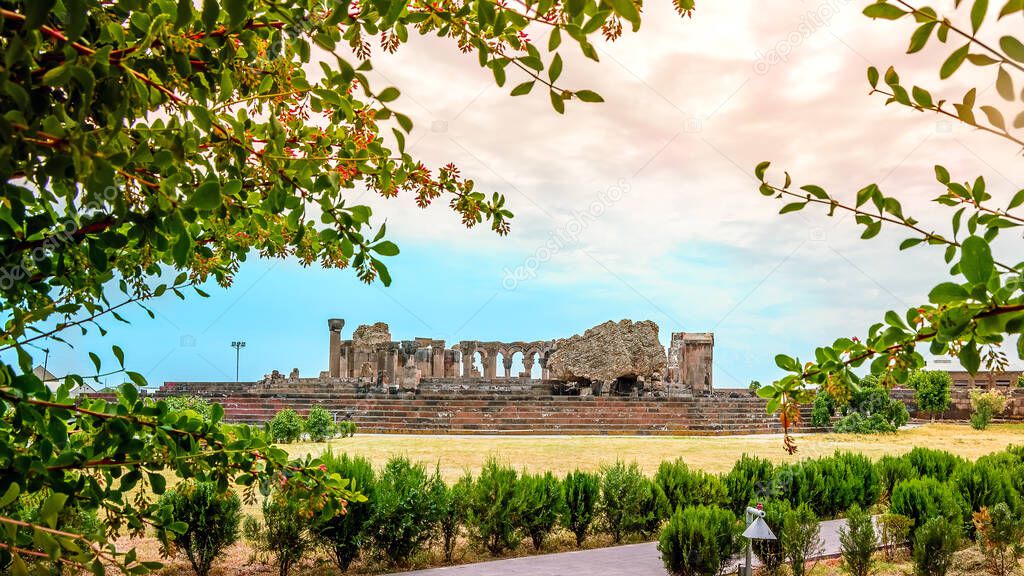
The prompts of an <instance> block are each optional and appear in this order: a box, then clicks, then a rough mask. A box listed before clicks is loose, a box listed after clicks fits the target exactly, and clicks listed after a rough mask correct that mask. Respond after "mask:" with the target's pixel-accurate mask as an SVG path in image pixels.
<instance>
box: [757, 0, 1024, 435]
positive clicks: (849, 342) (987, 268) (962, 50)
mask: <svg viewBox="0 0 1024 576" xmlns="http://www.w3.org/2000/svg"><path fill="white" fill-rule="evenodd" d="M1021 12H1024V4H1021V2H1020V1H1019V0H1006V1H1003V2H999V3H998V4H996V3H993V5H992V6H991V7H990V5H989V2H988V0H973V1H971V2H962V1H958V2H955V3H954V8H952V9H951V10H950V11H949V13H940V12H939V11H938V10H936V9H935V8H932V7H930V6H924V5H922V3H920V2H916V1H914V0H877V1H876V2H874V3H872V4H869V5H868V6H867V7H866V8H865V9H864V14H865V15H866V16H867V17H869V18H873V19H882V20H902V21H906V22H910V21H912V22H913V26H914V31H913V33H912V35H911V37H910V41H909V48H908V52H909V53H917V52H919V51H920V50H922V49H923V48H924V47H925V45H926V44H928V43H929V42H938V43H940V44H945V45H946V46H948V51H949V55H948V57H947V58H946V59H945V60H944V61H943V62H942V63H941V65H940V66H939V71H938V72H939V73H938V75H939V78H940V79H941V80H947V79H948V78H950V77H951V76H952V75H953V74H954V73H956V72H957V71H958V70H959V69H960V68H962V67H964V66H967V65H970V66H975V67H980V68H983V69H985V70H988V71H989V74H990V75H991V78H992V79H993V80H994V82H995V86H996V90H995V93H991V94H985V93H984V92H985V91H984V90H981V89H979V88H970V89H969V90H967V92H966V93H965V94H963V95H962V97H961V96H956V97H952V96H945V95H940V94H937V93H936V94H934V95H933V93H932V91H930V90H929V89H927V88H925V87H922V86H909V85H907V84H906V83H904V81H903V80H902V79H901V78H900V76H899V74H898V73H897V71H896V69H895V68H894V67H889V68H888V69H887V70H885V71H884V72H880V71H879V70H878V69H876V68H875V67H871V68H869V69H868V72H867V79H868V83H869V85H870V89H871V93H872V94H876V95H880V96H883V97H884V98H885V103H886V104H898V105H901V106H905V107H908V108H911V109H914V110H917V111H920V112H928V113H929V114H931V115H937V116H940V117H945V118H948V119H950V120H952V121H956V122H961V123H963V124H966V125H967V126H970V127H972V128H975V129H978V130H980V131H982V132H985V133H987V134H989V135H991V136H993V137H995V138H999V139H1001V140H1004V141H1006V142H1008V143H1009V144H1010V146H1011V147H1012V149H1011V150H1019V149H1020V147H1021V146H1024V136H1022V135H1021V133H1020V129H1022V128H1024V106H1022V105H1021V103H1022V102H1024V92H1022V91H1021V87H1022V85H1024V42H1022V39H1024V35H1021V32H1020V27H1019V26H1018V27H1016V28H1006V27H996V28H994V29H995V30H999V32H996V33H995V34H994V35H993V34H992V33H991V32H990V30H992V29H993V27H994V23H995V22H996V21H1000V20H1004V19H1005V20H1006V21H1011V19H1013V18H1017V19H1018V20H1019V18H1020V16H1021V14H1020V13H1021ZM986 24H988V26H987V27H986ZM1007 32H1009V33H1007ZM987 86H988V83H985V85H984V86H981V87H980V88H986V87H987ZM981 100H986V101H988V102H986V103H984V104H983V103H981V102H980V101H981ZM769 167H770V163H769V162H762V163H761V164H759V165H758V166H757V167H756V168H755V170H754V173H755V176H756V178H757V179H758V180H759V181H760V183H761V184H760V191H761V193H762V194H764V195H765V196H770V197H773V198H778V199H781V200H786V201H787V202H788V203H786V204H785V205H784V206H783V207H782V208H781V210H780V212H781V213H783V214H785V213H790V212H795V211H798V210H801V209H803V208H805V207H807V206H809V205H815V206H822V207H824V208H826V209H827V211H828V215H829V216H834V215H836V214H852V215H853V216H854V220H855V221H856V223H857V224H858V225H860V226H862V227H863V233H862V235H861V238H864V239H869V238H873V237H875V236H877V235H878V234H879V232H880V231H881V230H882V228H883V226H890V227H897V228H902V229H903V230H904V231H906V232H908V233H909V234H910V236H909V237H908V238H907V239H906V240H904V241H903V243H902V244H901V245H900V249H902V250H905V249H910V248H913V247H915V246H934V247H939V248H942V249H943V258H944V261H945V262H946V263H947V264H948V265H949V266H950V274H951V278H950V279H949V280H948V281H946V282H942V283H940V284H938V285H936V286H935V287H934V288H932V290H931V291H930V292H929V295H928V302H927V303H922V304H920V305H918V306H914V307H912V308H909V309H908V310H906V311H904V312H902V313H901V312H899V311H896V310H890V311H888V312H886V313H885V315H884V318H883V320H882V321H881V322H878V323H876V324H874V325H872V326H871V327H870V328H869V329H868V330H867V335H866V336H864V337H863V338H858V337H841V338H838V339H836V340H835V341H834V342H833V343H832V344H830V345H826V346H821V347H819V348H817V349H816V350H815V352H814V358H813V359H812V360H810V361H801V360H799V359H797V358H794V357H791V356H787V355H785V354H780V355H778V356H776V359H775V360H776V364H777V365H778V366H779V368H781V369H782V370H783V371H785V372H786V373H787V374H786V375H785V376H784V377H783V378H781V379H780V380H778V381H776V382H774V383H773V384H771V385H768V386H764V387H762V388H761V389H760V390H759V391H758V394H760V395H761V396H762V397H764V398H767V399H768V408H769V411H770V412H776V411H778V412H779V417H780V420H781V421H782V424H783V426H784V427H785V428H786V430H787V432H788V430H789V429H790V428H791V427H792V425H793V424H794V423H796V422H797V421H798V420H799V417H800V412H799V406H800V404H802V403H806V402H809V401H810V400H811V392H810V390H811V389H812V387H813V386H817V387H820V388H823V389H825V390H827V391H828V392H829V393H830V394H832V395H833V396H834V397H836V398H842V397H845V396H846V395H848V394H850V393H851V392H854V391H856V390H857V388H858V386H859V382H860V377H859V376H858V375H857V374H856V373H855V369H857V368H859V367H862V366H864V365H869V366H870V371H871V373H872V374H877V375H879V376H880V378H881V380H882V383H883V384H884V385H885V386H887V387H891V386H893V385H895V384H902V383H905V382H906V381H907V379H908V377H909V375H910V373H911V372H912V371H913V370H916V369H920V368H922V367H923V366H924V365H925V360H924V357H923V356H922V354H921V352H920V351H919V350H918V348H919V347H920V346H923V345H927V346H928V350H929V352H930V353H932V354H934V355H940V356H941V355H949V356H954V357H956V358H958V359H959V361H960V363H961V364H962V365H963V366H964V367H965V368H966V369H967V370H968V371H969V372H971V373H977V372H978V371H979V370H980V369H981V368H982V367H983V366H984V367H986V368H989V369H994V370H1001V369H1004V368H1005V367H1006V366H1007V365H1008V354H1007V352H1006V351H1005V349H1004V345H1005V344H1006V343H1007V342H1008V341H1009V342H1012V339H1013V338H1014V337H1016V336H1017V335H1019V334H1020V333H1021V332H1022V330H1024V280H1022V275H1021V271H1022V270H1024V263H1019V262H1013V261H1007V260H1005V259H997V258H996V257H995V256H994V254H995V253H999V250H998V249H996V250H994V249H993V247H994V245H995V242H996V241H997V240H998V239H1000V234H1001V232H1003V231H1007V230H1008V231H1014V229H1016V228H1019V227H1020V226H1021V225H1024V215H1022V214H1021V212H1020V207H1021V205H1022V204H1024V190H1020V191H1019V192H1016V193H1015V194H1013V196H1012V197H1011V198H1010V199H1009V201H1008V202H1006V203H1005V204H997V203H995V202H994V201H993V195H992V193H991V192H990V191H989V189H988V187H987V182H986V179H985V177H984V176H977V177H970V176H968V175H954V174H951V173H950V172H949V170H947V169H946V168H945V167H943V166H942V165H940V164H937V165H936V166H935V180H936V181H937V183H938V184H937V187H936V188H937V193H938V195H937V196H936V197H935V202H936V203H938V204H939V205H941V206H943V207H946V208H948V209H949V210H950V211H951V213H952V214H951V216H950V222H951V228H950V231H949V232H941V231H936V230H935V229H934V228H933V226H932V225H930V224H927V223H924V222H921V221H919V220H918V219H916V218H914V217H913V216H911V215H909V214H907V213H905V212H904V209H903V206H902V204H901V203H900V201H899V199H898V198H896V197H895V196H888V195H886V194H885V193H884V192H883V191H882V188H881V187H880V186H879V185H878V184H874V183H872V184H868V185H866V186H864V187H862V188H861V189H859V190H858V191H857V192H856V195H855V199H854V200H853V201H845V200H844V199H842V198H840V197H839V196H837V195H834V194H831V193H829V192H828V191H826V190H825V188H823V187H822V186H819V185H816V184H805V185H802V186H797V185H795V184H794V182H793V178H792V177H791V176H790V175H789V173H785V174H784V175H783V176H782V177H781V178H770V177H769V175H768V169H769ZM996 248H998V247H996ZM1011 254H1012V251H1011ZM1016 347H1017V349H1016V350H1015V351H1014V352H1013V353H1015V354H1016V355H1017V356H1018V357H1020V358H1022V359H1024V339H1021V338H1018V339H1017V344H1016ZM785 447H786V448H787V450H789V451H790V452H792V451H795V450H796V445H795V443H794V441H793V440H792V438H791V437H790V436H789V435H788V434H787V435H786V438H785Z"/></svg>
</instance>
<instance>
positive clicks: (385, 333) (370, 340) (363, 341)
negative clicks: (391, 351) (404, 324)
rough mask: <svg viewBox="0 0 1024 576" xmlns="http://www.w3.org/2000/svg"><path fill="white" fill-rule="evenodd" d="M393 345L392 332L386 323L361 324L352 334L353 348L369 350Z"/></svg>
mask: <svg viewBox="0 0 1024 576" xmlns="http://www.w3.org/2000/svg"><path fill="white" fill-rule="evenodd" d="M390 343H391V330H389V329H388V325H387V324H386V323H384V322H377V323H375V324H360V325H359V327H358V328H356V331H355V332H353V333H352V345H353V346H365V347H367V348H379V347H381V346H387V345H388V344H390Z"/></svg>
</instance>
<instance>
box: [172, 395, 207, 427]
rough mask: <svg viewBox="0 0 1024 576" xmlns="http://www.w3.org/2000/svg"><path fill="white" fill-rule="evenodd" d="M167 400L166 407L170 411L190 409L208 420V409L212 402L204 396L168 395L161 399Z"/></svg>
mask: <svg viewBox="0 0 1024 576" xmlns="http://www.w3.org/2000/svg"><path fill="white" fill-rule="evenodd" d="M163 400H164V402H167V407H168V408H170V410H171V412H182V411H185V410H191V411H192V412H195V413H196V414H197V415H198V416H199V417H200V418H202V419H203V420H206V421H209V420H210V409H211V408H212V407H213V404H212V403H210V401H209V400H207V399H205V398H200V397H199V396H192V395H186V396H168V397H167V398H164V399H163Z"/></svg>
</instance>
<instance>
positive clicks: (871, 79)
mask: <svg viewBox="0 0 1024 576" xmlns="http://www.w3.org/2000/svg"><path fill="white" fill-rule="evenodd" d="M868 84H871V87H872V88H874V87H876V86H878V68H875V67H874V66H869V67H868Z"/></svg>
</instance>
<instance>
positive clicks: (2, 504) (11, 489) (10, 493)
mask: <svg viewBox="0 0 1024 576" xmlns="http://www.w3.org/2000/svg"><path fill="white" fill-rule="evenodd" d="M20 493H21V487H20V486H18V483H17V482H12V483H11V485H10V486H8V487H7V490H6V491H5V492H4V495H3V496H0V509H2V508H6V507H8V506H10V505H11V503H13V502H14V501H15V500H16V499H17V498H18V494H20Z"/></svg>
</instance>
